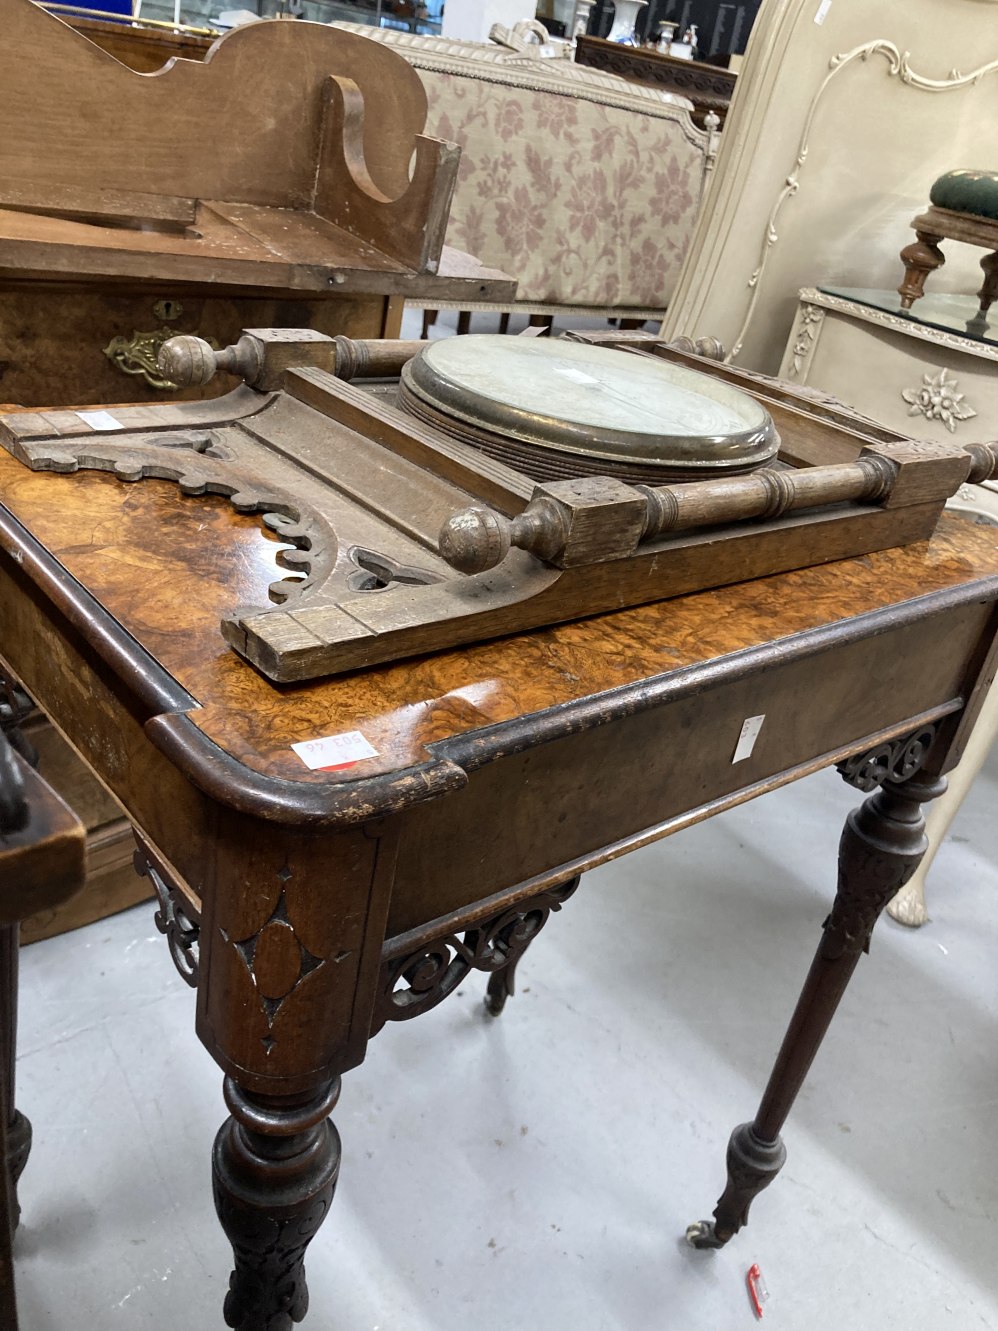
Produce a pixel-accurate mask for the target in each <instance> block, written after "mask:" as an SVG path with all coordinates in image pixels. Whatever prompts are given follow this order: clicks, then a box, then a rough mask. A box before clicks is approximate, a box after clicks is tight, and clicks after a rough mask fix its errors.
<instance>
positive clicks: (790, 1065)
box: [687, 776, 946, 1248]
mask: <svg viewBox="0 0 998 1331" xmlns="http://www.w3.org/2000/svg"><path fill="white" fill-rule="evenodd" d="M945 788H946V782H945V780H944V779H942V778H925V777H921V776H913V777H910V778H909V779H908V780H905V781H890V780H889V781H885V782H884V784H883V786H882V787H881V789H880V790H878V791H877V792H876V793H875V794H873V795H871V796H870V798H869V799H867V800H866V801H865V803H864V804H862V805H861V806H860V808H858V809H854V810H853V812H852V813H851V814H850V815H849V817H848V818H847V819H846V825H845V829H844V830H843V833H842V839H841V841H840V843H839V874H838V891H837V892H836V894H835V901H834V903H833V905H832V911H831V914H830V915H829V916H828V918H827V919H826V920H825V923H824V926H823V929H824V932H823V934H822V938H821V942H820V943H819V944H818V950H817V952H816V953H815V957H814V961H813V962H812V963H811V969H810V971H809V973H808V976H807V979H806V980H805V982H804V988H803V990H802V991H801V995H800V998H799V999H798V1001H797V1008H796V1010H795V1012H794V1015H793V1017H792V1018H791V1021H790V1026H789V1027H788V1029H787V1033H786V1036H785V1037H784V1040H783V1045H782V1047H781V1049H780V1052H779V1054H778V1055H777V1058H776V1064H775V1066H774V1068H773V1072H772V1074H771V1076H770V1079H769V1084H768V1085H767V1087H766V1090H765V1092H764V1094H763V1097H762V1101H761V1103H760V1105H759V1111H758V1113H757V1114H756V1116H755V1119H754V1120H753V1122H751V1123H743V1124H741V1126H740V1127H737V1128H735V1130H734V1132H733V1133H732V1136H731V1141H730V1143H729V1145H728V1158H727V1165H728V1181H727V1186H726V1187H725V1189H724V1192H723V1194H722V1195H721V1198H720V1200H719V1201H718V1203H717V1207H716V1209H715V1211H714V1219H713V1220H701V1221H698V1222H696V1223H695V1224H693V1225H691V1226H690V1227H689V1229H688V1230H687V1238H688V1239H689V1241H690V1242H691V1243H692V1244H693V1245H694V1246H695V1247H697V1248H720V1247H723V1245H724V1244H725V1243H727V1241H728V1240H729V1239H730V1238H731V1237H732V1236H733V1235H734V1234H737V1233H738V1231H739V1230H740V1229H741V1228H742V1226H743V1225H744V1224H745V1223H746V1222H747V1220H748V1212H749V1207H750V1206H751V1204H752V1201H753V1200H754V1199H755V1197H757V1196H758V1194H759V1193H760V1192H761V1191H762V1190H763V1188H765V1187H767V1186H768V1185H769V1184H770V1183H771V1182H772V1181H773V1179H774V1178H775V1177H776V1175H777V1173H778V1172H779V1170H780V1168H781V1166H782V1165H783V1162H784V1160H785V1159H786V1150H785V1148H784V1146H783V1142H782V1141H781V1140H780V1129H781V1128H782V1127H783V1124H784V1122H785V1121H786V1118H787V1115H788V1114H789V1113H790V1109H791V1107H792V1105H793V1103H794V1100H795V1099H796V1097H797V1092H798V1091H799V1090H800V1088H801V1085H802V1083H803V1081H804V1078H805V1076H806V1075H807V1071H808V1069H809V1068H810V1066H811V1063H812V1061H813V1059H814V1056H815V1054H816V1053H817V1052H818V1048H819V1046H820V1044H821V1041H822V1039H823V1038H824V1035H825V1032H826V1031H827V1029H828V1026H829V1023H830V1022H831V1020H832V1017H833V1016H834V1014H835V1009H836V1008H837V1007H838V1005H839V1000H840V999H841V997H842V995H843V993H844V992H845V989H846V986H847V984H848V983H849V980H850V977H851V976H852V973H853V971H854V970H855V969H856V963H857V962H858V961H859V958H860V956H861V955H862V953H863V952H866V951H868V949H869V945H870V935H871V934H872V932H873V926H874V925H875V924H876V922H877V919H878V917H879V915H880V913H881V911H882V910H883V909H884V907H885V906H886V905H887V903H888V901H890V899H891V897H893V896H894V894H895V893H896V892H897V891H898V890H899V889H900V888H901V887H903V886H904V884H905V883H906V882H907V881H908V879H909V878H910V877H911V875H912V874H913V873H914V872H915V869H916V867H917V865H918V862H919V860H920V859H921V858H922V856H923V854H924V853H925V850H926V848H927V845H928V842H927V840H926V837H925V819H924V818H923V816H922V809H921V806H922V804H923V803H925V802H926V801H928V800H931V799H933V798H935V796H937V795H940V794H941V793H942V792H943V791H944V790H945Z"/></svg>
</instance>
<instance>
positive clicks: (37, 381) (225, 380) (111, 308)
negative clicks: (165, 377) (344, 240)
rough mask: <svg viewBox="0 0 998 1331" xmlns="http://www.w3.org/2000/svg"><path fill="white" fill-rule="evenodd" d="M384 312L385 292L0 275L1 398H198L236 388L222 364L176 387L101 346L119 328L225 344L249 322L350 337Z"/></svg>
mask: <svg viewBox="0 0 998 1331" xmlns="http://www.w3.org/2000/svg"><path fill="white" fill-rule="evenodd" d="M164 300H166V301H169V302H171V304H172V306H173V307H174V308H176V307H178V306H179V308H180V311H181V312H180V313H179V314H178V315H176V316H175V317H173V318H171V320H170V322H169V323H168V324H167V323H164V320H163V318H162V317H161V316H160V315H159V314H158V313H157V310H156V308H155V307H156V306H157V305H158V304H160V302H162V301H164ZM384 318H385V298H384V297H383V296H380V295H371V296H362V295H339V294H337V295H329V296H326V297H324V298H322V299H319V300H316V299H314V298H308V297H307V296H303V297H302V298H300V299H297V300H280V299H274V298H272V297H266V298H261V299H252V298H247V297H243V298H239V299H233V298H231V297H229V296H226V295H223V294H215V293H214V291H213V290H212V288H211V287H208V286H204V287H201V288H198V289H195V290H191V289H190V288H187V287H176V286H173V285H171V284H169V283H163V284H161V285H158V286H150V287H148V288H147V289H146V290H144V291H129V290H127V289H125V290H117V289H115V288H114V287H111V288H109V289H105V290H104V291H94V290H87V289H85V288H80V287H75V288H69V289H66V288H62V287H58V286H54V285H48V286H45V285H41V284H38V285H35V284H33V285H31V286H30V287H29V286H25V285H23V284H19V285H13V284H12V285H10V286H7V287H4V285H3V284H0V401H2V402H11V403H18V404H20V405H21V406H26V407H35V406H39V407H40V406H47V405H51V404H52V403H58V402H72V403H73V404H74V405H77V406H87V405H94V404H100V403H117V402H121V401H123V400H124V401H131V402H142V401H146V402H163V401H169V400H172V399H176V398H179V399H184V400H197V399H202V398H208V397H216V396H218V395H220V394H222V393H226V392H228V391H230V390H231V389H232V388H233V387H234V385H235V382H236V381H235V380H234V379H233V378H232V377H231V376H229V375H224V374H220V375H218V376H217V378H215V379H213V380H212V382H211V383H210V384H207V385H205V386H204V387H202V388H187V389H183V390H181V391H180V392H176V391H174V390H168V389H161V388H154V387H152V385H151V384H149V383H148V381H147V380H146V379H145V378H143V377H142V376H141V375H139V374H125V373H123V372H122V371H121V370H120V369H119V368H118V367H117V365H115V364H114V363H113V362H112V361H111V360H109V359H108V357H107V356H106V355H105V354H104V348H105V347H107V346H108V345H110V343H111V341H112V339H113V338H116V337H118V338H124V339H132V338H133V336H134V334H135V333H136V332H139V333H154V332H156V331H157V330H163V329H164V328H167V329H169V331H170V334H171V335H172V334H173V333H197V334H199V335H200V336H201V337H213V338H214V339H215V340H216V341H217V342H218V343H219V345H220V346H226V345H227V344H228V343H230V342H234V341H236V339H237V338H238V337H239V334H240V332H241V331H242V329H243V328H253V327H292V328H309V327H310V328H314V329H316V331H318V332H322V333H328V334H330V335H335V334H338V333H342V334H344V335H346V336H348V337H379V336H380V335H381V332H382V326H383V320H384Z"/></svg>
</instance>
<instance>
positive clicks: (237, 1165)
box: [212, 1077, 340, 1331]
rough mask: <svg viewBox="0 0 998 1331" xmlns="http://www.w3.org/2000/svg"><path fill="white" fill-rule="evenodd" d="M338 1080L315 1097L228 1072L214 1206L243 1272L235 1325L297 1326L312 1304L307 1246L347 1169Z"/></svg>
mask: <svg viewBox="0 0 998 1331" xmlns="http://www.w3.org/2000/svg"><path fill="white" fill-rule="evenodd" d="M339 1093H340V1082H339V1078H336V1079H335V1080H334V1081H332V1082H330V1083H329V1084H328V1085H327V1086H325V1087H323V1088H322V1089H321V1090H319V1091H318V1092H313V1093H312V1094H311V1095H310V1096H288V1097H280V1096H264V1095H255V1094H250V1093H249V1092H247V1091H244V1090H243V1089H242V1088H241V1087H240V1086H238V1085H237V1084H236V1082H235V1081H233V1080H232V1078H231V1077H227V1078H226V1079H225V1102H226V1104H227V1105H228V1107H229V1111H230V1114H231V1117H230V1118H228V1119H226V1121H225V1122H224V1123H223V1124H222V1127H221V1129H220V1130H219V1133H218V1136H217V1137H216V1138H215V1149H214V1152H213V1155H212V1167H213V1176H214V1185H215V1209H216V1211H217V1212H218V1218H219V1220H220V1221H221V1224H222V1228H223V1229H224V1230H225V1233H226V1236H227V1237H228V1239H229V1242H230V1243H231V1244H232V1249H233V1254H234V1258H235V1270H234V1271H233V1272H232V1276H231V1277H230V1280H229V1292H228V1294H227V1296H226V1299H225V1322H226V1325H227V1326H230V1327H233V1328H236V1331H291V1326H292V1323H293V1322H300V1321H302V1319H303V1318H304V1316H305V1314H306V1312H307V1311H308V1288H307V1286H306V1284H305V1266H304V1258H305V1249H306V1248H307V1247H308V1244H309V1241H310V1240H311V1239H312V1238H313V1237H314V1235H315V1234H316V1232H317V1231H318V1229H319V1226H320V1225H321V1224H322V1222H323V1220H325V1218H326V1213H327V1211H328V1210H329V1207H330V1205H331V1203H332V1200H333V1192H334V1190H335V1188H336V1178H337V1174H338V1172H339V1166H340V1138H339V1134H338V1133H337V1131H336V1129H335V1128H334V1127H333V1125H332V1123H331V1122H330V1121H329V1118H328V1115H329V1114H330V1113H331V1112H332V1109H333V1107H334V1105H335V1104H336V1101H337V1099H338V1098H339Z"/></svg>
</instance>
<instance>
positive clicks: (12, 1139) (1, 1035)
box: [0, 924, 31, 1229]
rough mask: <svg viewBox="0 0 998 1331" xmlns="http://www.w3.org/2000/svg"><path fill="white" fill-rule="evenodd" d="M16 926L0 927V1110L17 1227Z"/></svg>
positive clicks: (21, 1122) (21, 1151)
mask: <svg viewBox="0 0 998 1331" xmlns="http://www.w3.org/2000/svg"><path fill="white" fill-rule="evenodd" d="M19 942H20V926H19V925H16V924H8V925H3V926H2V927H0V1059H2V1060H3V1070H4V1076H3V1079H2V1081H3V1101H2V1103H0V1113H2V1114H3V1117H4V1123H5V1125H6V1128H7V1133H6V1137H7V1159H6V1168H7V1174H8V1177H9V1179H10V1198H11V1207H12V1211H13V1214H12V1224H13V1228H15V1229H16V1228H17V1225H18V1222H19V1220H20V1216H21V1208H20V1206H19V1204H18V1201H17V1182H18V1179H19V1178H20V1177H21V1174H22V1173H23V1172H24V1166H25V1165H26V1164H27V1162H28V1154H29V1152H30V1150H31V1124H30V1123H29V1122H28V1120H27V1119H26V1118H25V1117H24V1115H23V1114H21V1113H19V1112H18V1111H17V1109H16V1108H15V1106H14V1059H15V1055H16V1049H17V971H18V947H19Z"/></svg>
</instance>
